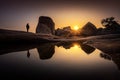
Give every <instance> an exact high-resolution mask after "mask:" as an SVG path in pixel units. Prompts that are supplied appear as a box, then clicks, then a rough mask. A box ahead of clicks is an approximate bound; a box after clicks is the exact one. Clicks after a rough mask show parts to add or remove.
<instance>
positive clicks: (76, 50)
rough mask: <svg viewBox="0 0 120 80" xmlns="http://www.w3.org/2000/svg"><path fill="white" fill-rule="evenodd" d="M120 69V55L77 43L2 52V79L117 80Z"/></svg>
mask: <svg viewBox="0 0 120 80" xmlns="http://www.w3.org/2000/svg"><path fill="white" fill-rule="evenodd" d="M114 58H117V60H116V59H114ZM119 66H120V55H118V56H116V55H115V56H114V55H113V56H111V55H109V54H107V53H104V52H103V51H101V50H99V49H95V48H93V47H90V46H88V45H83V44H81V43H77V42H74V43H68V42H66V43H44V44H34V45H33V44H29V45H6V46H4V47H2V48H1V49H0V72H1V75H0V76H1V77H3V78H6V77H7V78H9V79H14V78H17V79H23V78H27V79H32V78H33V79H36V78H37V79H44V80H46V79H49V80H51V79H56V80H59V79H61V80H63V79H65V80H68V79H69V80H70V79H73V80H76V79H93V80H94V79H95V80H117V79H119V75H120V67H119Z"/></svg>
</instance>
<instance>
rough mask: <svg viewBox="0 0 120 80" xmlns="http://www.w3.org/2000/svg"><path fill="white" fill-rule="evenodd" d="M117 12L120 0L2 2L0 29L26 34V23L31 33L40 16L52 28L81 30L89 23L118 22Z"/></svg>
mask: <svg viewBox="0 0 120 80" xmlns="http://www.w3.org/2000/svg"><path fill="white" fill-rule="evenodd" d="M108 3H109V4H108ZM106 4H107V5H106ZM119 9H120V7H119V0H39V1H38V0H29V1H27V0H1V3H0V10H1V13H0V28H3V29H14V30H23V31H26V28H25V26H26V24H27V23H29V24H30V32H35V28H36V26H37V24H38V18H39V16H49V17H51V18H52V19H53V20H54V22H55V28H58V27H60V28H61V27H66V26H71V27H74V26H76V25H78V26H79V27H80V28H81V27H82V26H83V25H85V24H86V23H87V22H89V21H90V22H92V23H93V24H94V25H95V26H97V27H102V25H101V23H100V21H101V20H102V19H104V18H107V17H111V16H113V17H115V18H116V20H117V21H119V20H120V15H119V13H120V12H119V11H120V10H119Z"/></svg>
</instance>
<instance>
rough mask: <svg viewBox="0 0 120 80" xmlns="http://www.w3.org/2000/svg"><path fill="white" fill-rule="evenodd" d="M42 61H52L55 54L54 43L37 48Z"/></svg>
mask: <svg viewBox="0 0 120 80" xmlns="http://www.w3.org/2000/svg"><path fill="white" fill-rule="evenodd" d="M37 51H38V53H39V57H40V59H43V60H44V59H50V58H51V57H52V56H53V54H54V52H55V45H54V44H52V43H48V44H43V45H40V46H39V47H38V48H37Z"/></svg>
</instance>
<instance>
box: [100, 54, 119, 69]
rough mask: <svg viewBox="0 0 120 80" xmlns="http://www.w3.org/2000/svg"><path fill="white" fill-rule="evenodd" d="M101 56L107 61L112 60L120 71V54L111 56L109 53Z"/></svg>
mask: <svg viewBox="0 0 120 80" xmlns="http://www.w3.org/2000/svg"><path fill="white" fill-rule="evenodd" d="M100 56H101V57H102V58H104V59H107V60H112V61H113V62H114V63H115V64H116V65H117V67H118V69H119V70H120V53H115V54H109V53H104V54H103V53H101V54H100Z"/></svg>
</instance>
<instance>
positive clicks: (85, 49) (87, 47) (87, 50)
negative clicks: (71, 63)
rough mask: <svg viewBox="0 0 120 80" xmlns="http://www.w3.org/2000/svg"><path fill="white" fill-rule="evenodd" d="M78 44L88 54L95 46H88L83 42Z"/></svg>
mask: <svg viewBox="0 0 120 80" xmlns="http://www.w3.org/2000/svg"><path fill="white" fill-rule="evenodd" d="M80 46H81V49H82V50H83V51H85V53H87V54H90V53H92V52H93V51H95V48H94V47H91V46H88V45H85V44H81V45H80Z"/></svg>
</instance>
